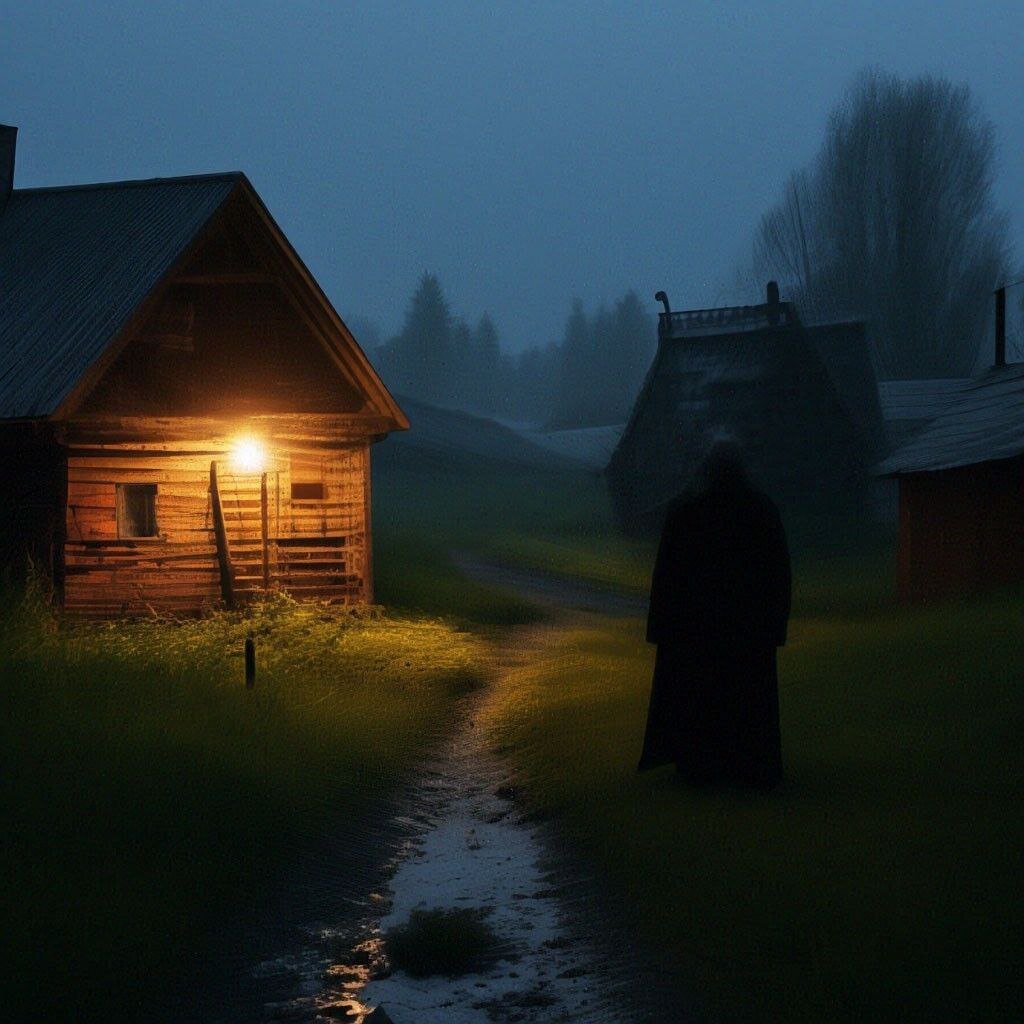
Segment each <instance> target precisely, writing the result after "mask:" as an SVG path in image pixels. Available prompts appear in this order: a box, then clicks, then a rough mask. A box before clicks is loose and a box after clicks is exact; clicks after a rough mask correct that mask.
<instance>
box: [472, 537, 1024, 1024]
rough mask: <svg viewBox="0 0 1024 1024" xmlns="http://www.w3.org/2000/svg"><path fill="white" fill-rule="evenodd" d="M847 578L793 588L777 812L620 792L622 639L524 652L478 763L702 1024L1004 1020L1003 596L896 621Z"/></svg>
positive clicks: (596, 638)
mask: <svg viewBox="0 0 1024 1024" xmlns="http://www.w3.org/2000/svg"><path fill="white" fill-rule="evenodd" d="M864 564H865V563H862V562H861V563H858V562H855V561H851V560H847V559H841V558H840V559H832V560H831V563H829V562H825V563H824V564H820V565H818V566H817V567H816V568H815V569H814V570H813V571H811V570H810V569H809V568H805V570H804V571H803V572H801V574H800V577H799V578H798V587H797V592H798V602H799V604H800V607H801V609H802V610H801V612H800V613H799V614H798V615H797V617H796V619H795V620H794V622H793V624H792V628H791V636H790V644H789V646H788V647H787V648H785V649H784V651H783V652H782V654H781V658H780V671H781V707H782V721H783V742H784V751H785V756H786V767H787V782H786V783H785V785H784V787H783V789H782V790H781V792H779V793H777V794H774V795H771V796H768V797H765V796H759V797H755V796H743V795H740V794H702V793H697V792H693V791H690V790H688V789H686V788H685V787H683V786H681V785H680V784H679V783H678V782H677V780H676V778H675V776H674V773H673V772H672V771H671V769H667V770H663V771H660V772H655V773H647V774H644V775H637V774H636V773H635V771H634V766H635V763H636V759H637V756H638V754H639V748H640V741H641V738H642V733H643V724H644V718H645V714H646V702H647V697H648V692H649V680H650V673H651V668H652V660H653V650H652V649H651V648H649V647H648V646H647V645H646V644H645V643H644V642H643V632H642V624H641V623H640V622H639V621H636V620H633V621H625V622H624V621H613V620H601V619H596V618H595V619H593V620H590V621H589V622H588V623H587V624H586V625H584V626H579V627H564V628H560V629H558V630H556V631H554V632H537V633H536V634H535V635H534V641H533V642H534V643H535V644H536V646H537V649H536V651H535V652H534V654H533V656H532V657H529V658H527V659H525V664H519V665H518V667H516V668H514V669H513V670H512V671H511V673H510V674H509V676H508V677H507V678H506V679H505V681H504V683H503V685H502V687H501V689H500V692H499V693H498V694H497V696H496V697H495V699H494V701H493V702H492V705H491V707H490V710H489V713H488V722H489V726H490V728H491V729H492V730H493V736H494V741H495V743H496V744H500V745H502V746H504V747H506V748H508V750H509V751H510V753H511V756H512V758H513V760H514V762H515V763H516V764H517V766H518V770H519V775H520V778H519V782H520V783H521V784H522V785H523V787H524V790H525V793H526V798H527V800H528V801H529V803H530V804H532V805H533V806H534V807H535V808H536V809H537V810H539V811H541V812H543V813H545V814H548V815H551V816H552V817H553V818H554V820H555V821H556V822H557V823H558V825H559V826H560V828H561V829H562V831H563V833H564V835H565V836H566V838H567V839H568V841H569V843H570V845H571V846H572V847H573V848H574V849H575V850H576V851H577V852H578V853H579V854H580V855H582V856H583V857H584V859H585V860H587V861H588V862H589V863H591V864H592V865H594V866H595V867H596V868H597V870H598V872H599V874H600V875H601V876H603V877H604V878H605V880H606V882H607V884H608V885H609V886H610V887H611V888H612V889H613V890H614V891H615V892H616V893H617V894H618V895H619V896H620V897H621V898H622V901H623V903H624V904H625V905H626V906H628V907H631V908H632V920H630V921H629V922H628V924H629V927H632V928H636V929H640V930H642V931H643V932H644V933H645V934H646V936H647V938H648V939H649V940H650V941H651V942H653V943H654V944H655V945H656V946H657V947H659V948H661V949H663V950H665V951H666V952H667V954H668V955H669V957H670V959H671V961H672V962H673V963H674V965H675V966H676V967H677V969H678V971H679V972H680V976H681V979H682V982H683V984H684V985H685V986H687V987H688V988H689V989H690V991H692V992H694V993H695V994H696V996H697V997H698V998H699V999H703V1000H705V1001H706V1004H707V1009H708V1012H709V1016H711V1017H712V1018H713V1019H716V1020H724V1021H773V1022H774V1021H779V1022H789V1021H806V1022H827V1021H850V1022H852V1021H882V1020H885V1021H911V1020H914V1021H917V1020H922V1021H923V1020H958V1021H964V1020H975V1021H1010V1020H1016V1019H1019V1012H1020V1008H1021V1002H1020V1000H1021V989H1020V983H1019V981H1018V980H1016V979H1019V977H1021V976H1022V972H1021V964H1020V959H1021V957H1020V952H1021V948H1020V937H1019V931H1018V929H1019V921H1020V909H1021V907H1020V898H1019V894H1020V888H1019V851H1020V849H1021V844H1022V840H1024V829H1022V825H1021V815H1020V801H1021V796H1022V791H1021V790H1022V786H1021V781H1020V780H1021V777H1022V770H1024V755H1022V750H1024V747H1022V744H1021V743H1020V735H1021V727H1022V725H1024V722H1022V717H1024V716H1022V705H1024V695H1022V691H1021V655H1020V623H1021V621H1022V618H1024V615H1022V612H1024V594H1022V593H1020V592H1017V593H1011V594H1003V595H997V596H993V597H990V598H982V599H978V600H975V601H970V602H964V603H960V604H948V605H944V606H938V607H934V608H931V609H924V610H908V609H897V608H895V607H893V606H892V605H891V602H888V599H887V594H888V588H887V586H886V585H885V584H886V582H887V581H886V579H884V578H883V576H884V573H883V571H882V570H883V567H884V565H885V559H884V557H882V556H881V555H880V556H879V558H878V559H877V560H868V562H867V563H866V564H867V565H868V566H869V567H871V566H874V569H873V570H872V571H868V572H861V571H859V569H860V568H861V567H862V566H863V565H864ZM851 570H857V571H854V572H853V573H852V575H851ZM829 581H831V584H830V583H829ZM872 594H874V595H875V596H874V598H873V597H872ZM876 600H877V601H878V602H882V603H881V604H878V603H875V602H876ZM872 607H874V609H875V610H874V611H872V610H871V609H872ZM523 660H524V659H521V658H520V659H517V662H522V661H523Z"/></svg>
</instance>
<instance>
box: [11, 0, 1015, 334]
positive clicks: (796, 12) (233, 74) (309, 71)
mask: <svg viewBox="0 0 1024 1024" xmlns="http://www.w3.org/2000/svg"><path fill="white" fill-rule="evenodd" d="M976 6H977V5H975V4H973V3H970V2H962V3H961V2H957V3H932V2H927V3H926V2H922V3H893V2H891V0H890V2H868V3H862V4H857V5H843V6H840V5H833V4H829V5H821V4H819V3H795V2H790V3H780V4H772V5H752V4H746V3H729V4H695V3H689V4H670V5H665V6H664V7H663V9H661V10H648V11H646V12H644V13H637V12H636V11H635V10H634V5H632V4H625V3H623V4H594V3H587V4H559V5H557V7H555V8H552V6H551V5H540V4H538V5H529V6H524V5H515V6H512V5H508V6H502V7H495V8H492V6H491V5H482V4H478V3H462V2H447V3H435V4H429V5H427V4H410V5H401V4H385V3H379V2H375V3H373V4H367V5H360V6H356V5H340V4H334V3H319V4H314V3H299V4H292V3H289V4H281V3H246V4H234V5H227V4H208V3H203V4H199V3H180V4H175V5H145V6H140V5H138V4H134V3H133V4H119V3H103V4H77V3H76V4H22V3H11V2H8V0H4V3H3V4H0V120H3V121H6V122H8V123H13V124H16V125H18V126H19V128H20V134H19V148H18V166H17V177H16V185H18V186H20V187H28V186H32V185H48V184H63V183H69V182H82V181H90V180H104V179H120V178H133V177H153V176H166V175H176V174H186V173H195V172H205V171H214V170H223V169H242V170H244V171H245V172H246V173H247V174H248V175H249V176H250V178H251V179H252V181H253V183H254V184H255V186H256V188H257V189H258V190H259V191H260V193H261V195H262V196H263V197H264V199H265V201H266V202H267V204H268V206H269V207H270V209H271V211H272V212H273V213H274V215H275V216H276V217H277V219H278V220H279V222H280V223H281V225H282V227H283V228H284V230H285V231H286V233H287V234H288V235H289V237H290V238H291V240H292V241H293V243H294V244H295V246H296V248H297V249H298V250H299V252H300V253H301V254H302V255H303V257H304V258H305V259H306V261H307V262H308V263H309V265H310V267H311V269H312V270H313V272H314V273H315V274H316V275H317V277H318V278H319V280H320V281H321V283H322V284H323V286H324V288H325V289H326V291H327V292H328V294H329V295H330V296H331V298H332V299H333V300H334V302H335V304H336V305H337V307H338V308H339V310H340V311H341V313H342V315H343V316H349V317H353V318H368V319H369V320H371V321H373V322H375V323H376V324H378V325H379V327H380V330H381V332H382V334H383V336H385V337H387V336H389V335H391V334H393V333H394V332H396V331H397V330H398V329H399V328H400V327H401V324H402V316H403V312H404V310H405V308H406V306H407V304H408V301H409V297H410V295H411V294H412V293H413V291H414V290H415V288H416V286H417V282H418V281H419V279H420V277H421V275H422V274H423V273H424V271H430V272H432V273H434V274H436V275H437V276H438V278H439V279H440V281H441V283H442V285H443V287H444V289H445V293H446V295H447V297H448V299H449V301H450V303H451V306H452V309H453V310H454V311H456V312H457V313H459V314H461V315H463V316H465V317H466V318H467V319H468V320H470V321H475V320H476V318H477V317H479V316H480V315H481V314H482V313H484V312H485V311H486V312H489V313H490V314H491V316H492V317H493V319H494V322H495V324H496V326H497V329H498V333H499V336H500V339H501V343H502V346H503V347H504V348H506V349H511V350H518V349H522V348H525V347H529V346H533V345H537V344H544V343H546V342H548V341H549V340H552V339H554V338H557V337H559V336H560V335H561V333H562V329H563V325H564V323H565V320H566V317H567V315H568V313H569V309H570V303H571V300H572V298H573V297H574V296H579V297H580V298H581V299H582V300H583V302H584V304H585V306H586V307H587V308H588V310H589V309H596V308H597V307H598V306H599V305H600V304H602V303H605V304H609V305H610V304H613V303H614V302H615V301H616V300H617V299H618V298H619V297H620V296H621V295H622V294H623V293H624V292H625V291H626V290H627V289H630V288H634V289H636V290H637V292H638V293H639V295H640V296H641V299H642V300H643V301H644V302H645V303H650V311H651V312H652V313H653V312H655V311H656V310H655V305H654V303H653V300H652V299H651V295H652V293H653V292H654V290H655V289H656V288H665V289H667V291H668V293H669V295H670V297H671V299H672V302H673V305H674V306H676V307H677V308H679V307H685V306H704V305H713V304H716V303H724V302H729V301H732V300H733V299H734V295H733V294H732V293H733V290H734V289H733V286H732V283H733V280H734V272H735V268H736V266H737V264H738V263H739V262H741V261H742V260H743V259H744V258H746V257H747V255H748V253H749V247H750V240H751V236H752V232H753V230H754V228H755V227H756V224H757V221H758V218H759V217H760V215H761V214H762V213H763V212H764V211H765V209H766V208H767V207H768V206H769V205H770V204H771V203H772V202H773V201H774V200H775V199H776V198H777V196H778V193H779V190H780V188H781V187H782V185H783V183H784V182H785V180H786V178H787V176H788V174H789V173H790V172H791V171H792V170H794V169H795V168H796V167H798V166H800V165H802V164H804V163H806V161H807V160H808V159H809V158H810V157H811V156H812V155H813V153H814V152H815V150H816V149H817V147H818V145H819V143H820V140H821V136H822V131H823V128H824V121H825V118H826V116H827V113H828V110H829V109H830V107H831V106H832V105H833V104H834V103H835V102H836V100H837V98H838V97H839V95H840V94H841V92H842V90H843V89H844V88H845V87H846V86H847V84H848V83H849V82H850V80H851V79H852V77H853V76H854V75H855V74H856V72H857V71H858V70H860V69H861V68H863V67H865V66H866V65H875V66H878V67H880V68H883V69H886V70H889V71H892V72H895V73H897V74H900V75H913V74H918V73H922V72H932V73H935V74H939V75H944V76H947V77H949V78H950V79H952V80H953V81H956V82H966V83H967V84H969V86H970V87H971V90H972V92H973V94H974V96H975V98H976V100H977V101H978V102H979V104H980V106H981V108H982V110H983V111H984V113H985V114H986V115H987V116H988V117H989V118H990V119H991V121H992V122H993V124H994V126H995V129H996V135H997V144H998V157H997V160H998V172H997V178H996V182H995V191H996V196H997V199H998V201H999V203H1000V204H1001V205H1002V206H1003V207H1005V208H1007V209H1008V210H1009V211H1010V216H1011V231H1010V236H1011V240H1012V241H1013V242H1015V243H1016V248H1017V253H1018V254H1020V253H1021V252H1022V251H1024V246H1021V244H1020V243H1021V240H1022V239H1024V203H1022V202H1021V199H1020V197H1021V185H1022V184H1024V156H1022V154H1024V106H1022V104H1021V102H1020V98H1021V95H1022V94H1024V88H1022V87H1024V61H1022V59H1021V53H1022V52H1024V9H1022V8H1021V5H1020V4H1019V2H1017V0H1008V2H1004V3H990V4H987V5H986V13H985V16H984V17H980V16H979V15H978V14H977V13H976ZM823 11H824V12H826V13H823ZM1015 258H1016V257H1015ZM1017 262H1018V263H1019V259H1018V261H1017Z"/></svg>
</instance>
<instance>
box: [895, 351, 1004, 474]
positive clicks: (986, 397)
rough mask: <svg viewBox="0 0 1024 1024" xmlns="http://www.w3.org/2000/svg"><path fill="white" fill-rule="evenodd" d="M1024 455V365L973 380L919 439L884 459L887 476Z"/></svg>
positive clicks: (998, 370)
mask: <svg viewBox="0 0 1024 1024" xmlns="http://www.w3.org/2000/svg"><path fill="white" fill-rule="evenodd" d="M1022 453H1024V363H1014V364H1013V365H1011V366H1000V367H996V368H994V369H992V370H989V372H988V373H986V374H983V375H982V376H981V377H977V378H975V379H974V380H972V381H969V382H968V384H967V385H966V387H964V389H963V390H962V391H961V393H960V395H959V397H957V398H955V399H953V400H952V402H951V404H950V405H949V407H948V408H947V410H946V411H945V412H944V413H942V414H940V415H939V416H937V417H936V418H935V419H934V420H933V421H932V422H931V423H930V424H929V425H928V426H927V427H925V429H924V430H923V431H922V432H921V433H920V434H918V435H917V436H916V437H914V439H913V440H912V441H910V442H908V443H907V444H905V445H904V446H903V447H902V448H900V449H899V450H898V451H896V452H894V453H893V454H892V455H890V456H889V458H887V459H886V460H885V461H884V462H882V463H881V464H880V465H879V466H878V468H877V472H878V473H879V474H880V475H882V476H891V475H896V474H899V473H922V472H931V471H935V470H939V469H954V468H956V467H957V466H973V465H975V464H977V463H979V462H992V461H994V460H996V459H1010V458H1013V457H1014V456H1016V455H1021V454H1022Z"/></svg>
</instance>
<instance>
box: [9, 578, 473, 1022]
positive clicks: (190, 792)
mask: <svg viewBox="0 0 1024 1024" xmlns="http://www.w3.org/2000/svg"><path fill="white" fill-rule="evenodd" d="M249 630H252V631H253V632H254V634H255V636H256V640H257V651H258V660H259V674H258V679H257V685H256V687H255V689H254V690H252V691H249V692H247V691H246V689H245V687H244V684H243V662H242V646H243V640H244V637H245V635H246V633H247V632H248V631H249ZM0 643H2V645H3V650H4V652H5V654H4V658H3V659H2V662H0V687H2V692H3V695H4V714H3V716H2V721H3V725H2V726H0V728H2V735H0V744H2V748H0V749H2V751H3V761H4V766H3V772H2V775H0V812H2V820H3V822H4V829H5V832H6V834H5V842H4V843H3V844H2V850H0V872H2V877H3V880H4V885H3V888H4V901H5V908H4V920H5V938H6V940H7V943H6V944H7V946H8V950H7V953H6V955H5V963H4V974H5V985H4V990H5V994H4V1009H5V1014H6V1013H10V1014H11V1015H12V1017H13V1019H18V1017H19V1012H22V1011H24V1012H26V1014H28V1013H29V1011H30V1013H31V1016H32V1018H33V1019H39V1018H40V1016H45V1015H46V1013H47V1012H48V1011H52V1010H54V1009H59V1010H61V1011H62V1015H63V1014H70V1016H69V1018H68V1019H71V1018H74V1019H81V1020H84V1019H93V1018H99V1019H104V1020H122V1019H130V1018H131V1017H132V1015H133V1013H134V1012H135V1011H136V1010H137V1008H138V1005H139V1002H140V1000H141V1001H142V1002H143V1003H144V1005H145V1006H147V1007H149V1008H150V1009H152V1006H153V1005H154V1002H159V999H160V997H161V984H162V983H168V982H170V981H171V980H172V979H175V978H179V977H180V976H181V974H182V972H183V971H184V969H185V967H186V966H187V964H188V963H189V961H190V960H195V959H197V958H198V959H201V958H202V956H203V950H204V948H205V943H206V942H207V941H208V936H209V935H210V934H211V929H212V928H213V927H214V926H216V925H218V924H223V921H224V919H225V917H230V916H231V915H234V914H235V913H236V912H237V911H238V910H239V908H245V907H255V906H258V904H259V901H260V900H262V899H265V898H266V897H267V895H268V893H269V892H270V891H271V890H272V889H273V887H274V886H275V885H276V884H278V882H279V881H280V880H281V879H282V878H283V877H285V876H286V875H287V873H288V871H289V869H290V867H291V866H292V865H294V864H295V863H297V861H298V860H299V859H301V856H302V854H303V853H304V852H308V851H309V849H310V847H313V848H315V847H316V845H317V843H318V842H322V841H325V840H326V839H327V838H328V837H329V836H330V835H331V834H332V831H334V830H337V829H339V828H341V827H345V826H347V825H350V824H351V825H353V826H355V827H356V828H358V827H359V826H360V823H364V822H365V823H369V822H371V821H372V820H373V817H374V815H375V814H377V813H379V802H380V801H381V799H382V798H384V797H385V796H386V795H387V794H388V793H389V792H391V791H392V789H393V788H394V787H395V786H396V785H397V784H398V782H399V780H400V779H401V776H402V773H403V772H404V771H406V770H407V769H408V768H409V766H410V764H411V762H412V760H413V759H414V758H415V757H416V756H417V755H418V754H419V753H420V752H421V751H423V750H424V748H425V746H426V745H427V744H429V743H431V742H432V738H433V737H435V736H436V735H438V734H439V732H440V731H442V730H443V729H445V728H446V723H447V722H448V720H449V719H450V715H451V709H452V705H453V701H454V700H455V699H456V698H457V697H458V695H459V694H461V693H463V692H464V691H465V690H466V689H467V688H468V687H471V686H473V685H474V684H475V683H476V682H477V680H478V676H479V667H478V666H479V664H480V662H481V654H482V649H483V648H482V645H481V643H480V641H478V640H476V639H475V638H474V637H472V636H471V635H469V634H467V633H464V632H460V631H458V630H457V629H455V628H453V627H452V626H451V625H449V624H446V623H444V622H440V621H436V620H426V619H407V618H405V619H403V618H361V617H355V616H353V615H350V614H346V613H344V612H339V613H332V612H330V611H328V610H327V609H324V608H322V607H318V606H310V605H307V606H302V607H296V606H294V605H293V604H291V603H290V602H288V601H287V600H284V599H280V600H277V601H275V602H271V603H269V604H267V605H264V606H262V607H260V608H257V609H254V610H252V612H251V613H250V614H248V615H246V616H241V615H224V616H220V617H216V618H212V619H206V620H200V621H190V622H183V623H171V622H139V623H134V624H130V623H118V624H109V625H100V626H66V627H64V628H61V629H58V628H56V625H55V624H54V622H53V621H52V620H51V619H50V618H49V616H48V615H47V614H46V613H45V612H44V611H43V610H42V609H41V608H40V607H39V606H38V604H37V603H35V602H33V601H31V600H29V601H28V602H27V603H18V602H17V601H13V602H12V601H11V599H10V597H9V599H8V602H7V605H6V612H5V614H4V616H3V617H2V619H0ZM26 1008H28V1009H26ZM158 1016H159V1014H158Z"/></svg>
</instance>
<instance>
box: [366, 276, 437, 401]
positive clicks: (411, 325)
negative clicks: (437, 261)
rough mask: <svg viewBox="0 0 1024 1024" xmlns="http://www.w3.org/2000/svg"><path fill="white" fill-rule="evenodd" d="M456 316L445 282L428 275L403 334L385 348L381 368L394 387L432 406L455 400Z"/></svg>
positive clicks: (408, 313) (408, 311) (409, 310)
mask: <svg viewBox="0 0 1024 1024" xmlns="http://www.w3.org/2000/svg"><path fill="white" fill-rule="evenodd" d="M452 347H453V346H452V315H451V311H450V309H449V308H448V301H447V299H445V297H444V291H443V290H442V288H441V282H440V281H438V279H437V277H435V276H434V275H433V274H429V273H425V274H424V275H423V276H422V277H421V278H420V283H419V287H418V288H417V289H416V292H415V294H414V295H413V297H412V299H411V300H410V302H409V306H408V308H407V309H406V312H405V322H404V324H403V325H402V330H401V333H400V334H398V335H397V337H394V338H392V339H391V341H389V342H388V343H387V345H386V346H384V351H383V352H382V353H381V359H380V364H381V368H382V371H383V372H385V373H386V374H388V375H389V378H390V382H391V386H392V387H393V389H394V390H396V391H398V392H399V393H402V394H409V395H414V396H416V397H417V398H422V399H425V400H426V401H429V402H448V401H450V400H451V399H452V398H453V397H454V391H455V388H453V386H452V373H453V372H454V365H453V351H452Z"/></svg>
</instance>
